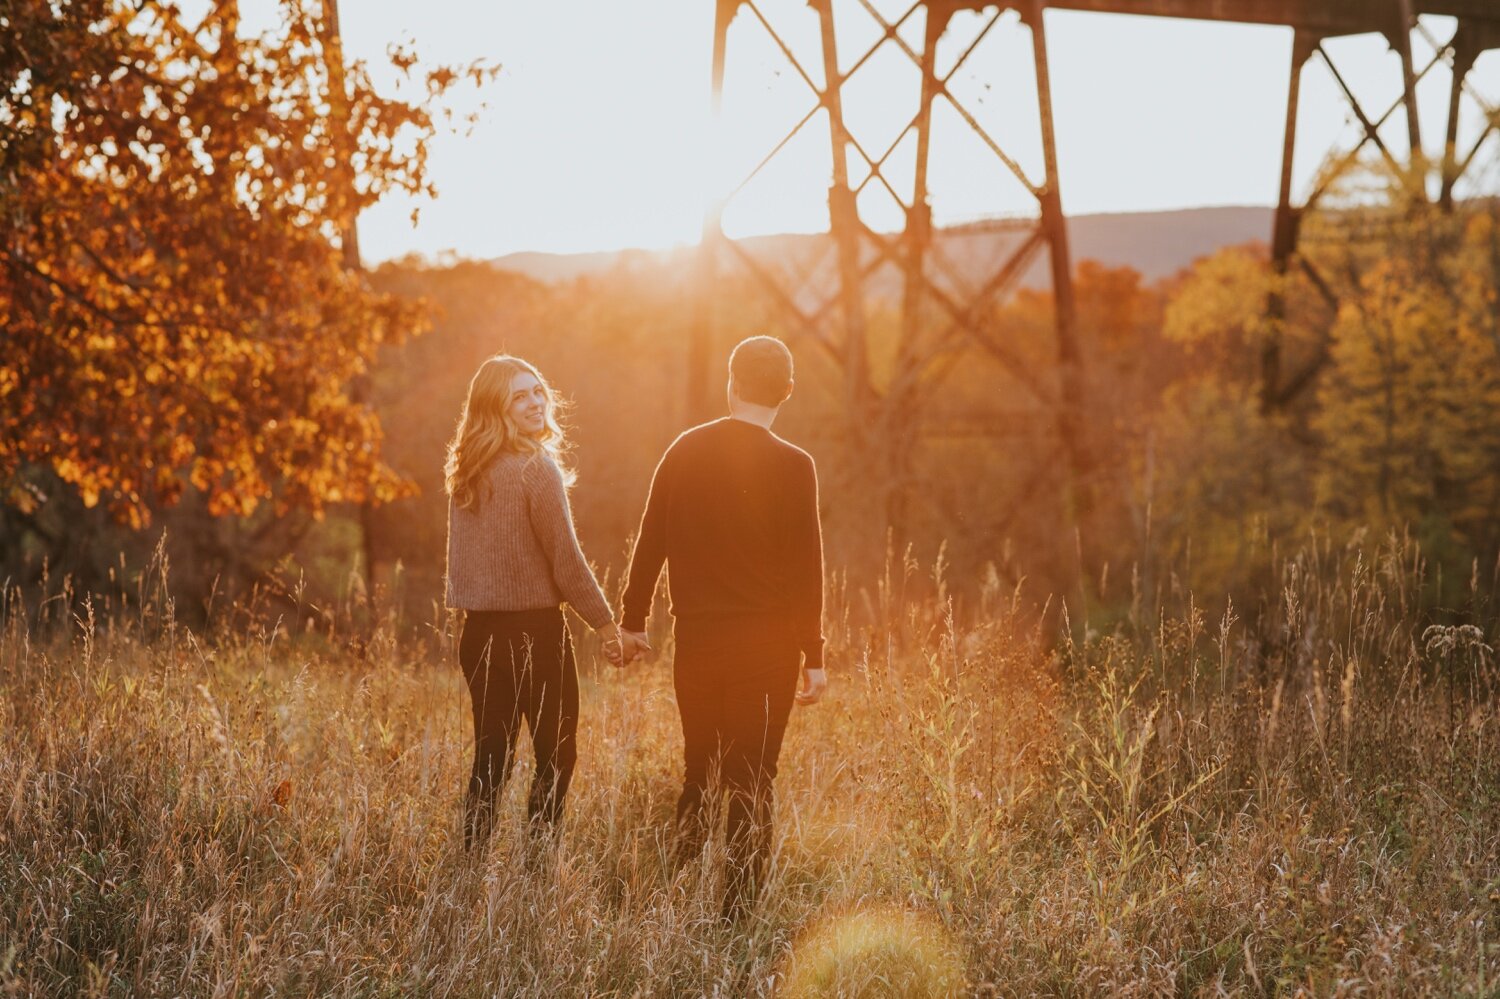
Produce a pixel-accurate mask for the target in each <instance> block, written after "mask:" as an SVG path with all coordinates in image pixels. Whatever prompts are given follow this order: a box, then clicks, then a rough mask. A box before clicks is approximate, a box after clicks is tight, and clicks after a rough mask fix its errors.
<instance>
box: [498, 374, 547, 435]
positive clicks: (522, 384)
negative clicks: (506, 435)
mask: <svg viewBox="0 0 1500 999" xmlns="http://www.w3.org/2000/svg"><path fill="white" fill-rule="evenodd" d="M505 415H506V416H508V417H510V421H511V422H512V423H514V424H515V425H516V426H517V427H518V428H520V431H521V433H523V434H525V435H526V436H527V437H535V436H537V435H538V434H540V433H541V432H542V431H543V430H545V429H546V428H547V387H546V386H545V385H543V384H542V383H541V382H540V381H538V380H537V377H536V376H535V375H533V374H531V373H530V372H529V371H523V372H521V373H520V374H518V375H516V377H515V378H514V379H512V380H511V383H510V400H509V402H507V403H506V406H505Z"/></svg>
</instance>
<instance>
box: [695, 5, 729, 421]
mask: <svg viewBox="0 0 1500 999" xmlns="http://www.w3.org/2000/svg"><path fill="white" fill-rule="evenodd" d="M739 8H740V0H718V2H717V3H716V4H715V6H714V51H713V65H712V68H711V70H710V76H709V119H710V122H711V125H710V128H711V129H712V131H713V135H714V137H715V142H717V138H718V129H719V115H720V111H721V110H722V108H723V105H724V56H725V52H726V50H727V49H728V45H729V25H730V23H731V22H733V21H734V15H735V14H736V13H737V12H738V11H739ZM709 152H710V162H712V161H713V159H714V157H713V155H712V154H713V153H714V152H715V150H713V149H710V150H709ZM712 175H713V174H712V170H710V176H712ZM723 218H724V199H723V195H722V194H721V193H720V192H719V191H711V192H709V203H708V204H707V205H706V206H705V207H704V212H703V229H702V233H701V236H700V238H699V240H698V267H697V271H698V273H697V288H695V289H694V294H693V325H692V328H691V329H690V330H689V331H688V351H687V415H688V422H689V423H698V422H700V421H703V420H706V419H708V417H709V415H710V410H711V408H712V401H711V396H710V390H711V387H712V385H713V383H714V377H713V370H712V363H713V362H712V359H711V358H710V356H709V352H710V349H711V344H712V341H713V334H714V328H715V325H716V323H715V314H716V312H717V309H718V295H717V288H716V287H715V285H716V284H717V279H718V270H719V241H720V239H721V238H722V237H723V234H724V229H723Z"/></svg>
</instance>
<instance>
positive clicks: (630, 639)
mask: <svg viewBox="0 0 1500 999" xmlns="http://www.w3.org/2000/svg"><path fill="white" fill-rule="evenodd" d="M620 645H621V649H622V653H621V659H622V661H621V663H620V665H621V666H629V665H630V664H631V663H633V662H635V661H636V660H637V659H645V658H648V657H650V655H651V643H650V642H649V641H647V640H646V633H645V632H644V631H626V630H625V629H624V628H621V629H620Z"/></svg>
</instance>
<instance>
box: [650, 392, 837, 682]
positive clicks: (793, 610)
mask: <svg viewBox="0 0 1500 999" xmlns="http://www.w3.org/2000/svg"><path fill="white" fill-rule="evenodd" d="M663 562H665V563H667V565H668V591H669V594H670V597H671V610H672V614H673V615H674V616H675V617H676V618H677V624H676V634H677V640H678V643H679V644H683V643H693V644H695V645H699V646H702V645H717V644H721V643H722V644H723V645H725V646H728V645H739V644H744V643H747V642H757V643H759V642H787V643H792V644H795V646H796V647H797V648H799V649H801V651H802V652H803V654H804V655H805V657H806V665H807V668H809V669H815V668H821V667H822V665H823V538H822V530H821V528H820V526H819V523H818V474H817V469H816V468H815V466H814V465H813V460H812V457H811V456H810V455H808V453H807V452H805V451H803V450H802V449H800V448H797V447H794V446H793V445H791V444H788V443H787V442H786V441H784V440H782V439H781V438H780V437H777V436H776V435H775V434H773V433H771V432H770V431H769V430H766V429H764V428H762V427H758V426H756V425H755V424H753V423H746V422H744V421H742V420H735V419H729V418H725V419H721V420H715V421H714V422H712V423H705V424H704V425H702V426H700V427H694V428H693V429H692V430H689V431H687V432H686V433H684V434H683V435H682V436H680V437H678V438H677V440H676V441H674V442H673V443H672V446H671V447H669V448H667V453H666V454H664V455H663V456H662V459H661V462H660V464H658V465H657V466H656V474H655V476H654V477H653V478H652V480H651V493H650V495H649V496H648V497H647V499H646V512H645V514H644V515H642V517H641V529H640V534H639V535H638V536H637V538H636V542H635V551H634V552H633V553H632V555H631V559H630V577H629V584H628V586H627V587H626V590H625V599H624V607H625V612H624V620H623V622H622V624H623V626H624V627H625V628H626V630H628V631H644V630H645V627H646V616H647V615H648V614H649V613H650V610H651V598H652V596H653V594H654V593H655V591H656V580H657V577H658V576H659V575H660V574H661V567H662V563H663Z"/></svg>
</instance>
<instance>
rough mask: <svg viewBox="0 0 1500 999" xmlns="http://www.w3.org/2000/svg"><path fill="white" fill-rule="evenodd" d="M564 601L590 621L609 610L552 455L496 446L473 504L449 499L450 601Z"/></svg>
mask: <svg viewBox="0 0 1500 999" xmlns="http://www.w3.org/2000/svg"><path fill="white" fill-rule="evenodd" d="M564 601H566V602H567V603H568V604H570V605H572V607H573V609H574V610H575V611H577V612H578V615H579V616H580V617H582V618H583V619H584V621H586V622H587V623H588V625H589V627H591V628H599V627H602V626H603V625H605V624H607V623H608V622H609V621H610V620H611V619H612V618H613V614H612V613H611V612H610V609H609V603H608V602H607V601H606V600H605V599H604V593H603V591H601V590H600V589H599V584H598V582H596V581H595V579H594V573H593V571H592V570H590V569H589V564H588V562H587V561H586V560H585V559H584V557H583V551H582V550H581V549H580V548H579V547H578V537H577V535H576V534H574V533H573V516H572V513H571V512H570V510H569V509H568V493H567V488H566V487H565V486H564V484H563V476H562V470H561V469H560V468H558V467H557V462H555V461H554V460H553V459H552V457H551V456H550V455H548V454H546V453H538V454H529V455H522V454H509V453H507V454H502V455H501V456H500V457H499V458H497V459H495V462H494V464H493V465H491V466H490V468H489V469H488V470H486V472H485V473H484V475H483V477H482V478H481V481H480V483H479V502H478V504H477V505H476V506H475V507H474V508H470V509H467V510H464V509H459V508H458V506H456V505H455V504H454V502H453V500H452V499H451V498H450V499H449V501H448V586H447V603H448V606H449V607H454V608H462V609H464V610H535V609H537V608H541V607H555V606H557V605H558V604H560V603H563V602H564Z"/></svg>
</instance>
